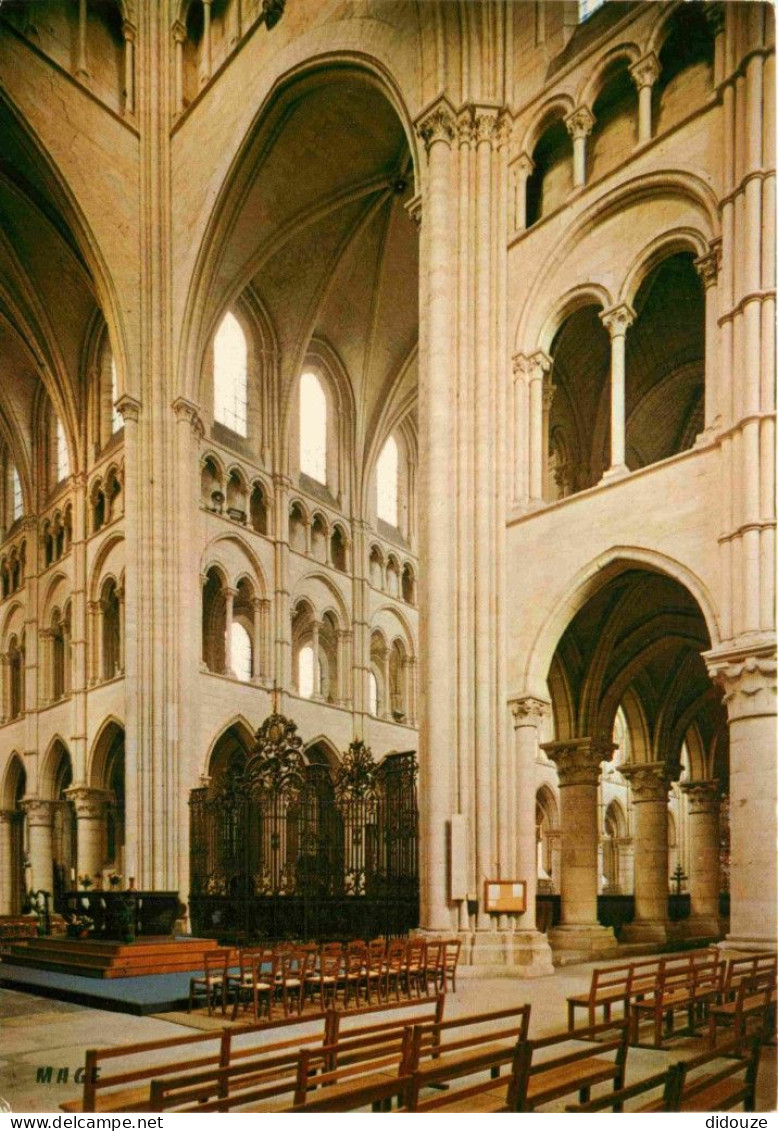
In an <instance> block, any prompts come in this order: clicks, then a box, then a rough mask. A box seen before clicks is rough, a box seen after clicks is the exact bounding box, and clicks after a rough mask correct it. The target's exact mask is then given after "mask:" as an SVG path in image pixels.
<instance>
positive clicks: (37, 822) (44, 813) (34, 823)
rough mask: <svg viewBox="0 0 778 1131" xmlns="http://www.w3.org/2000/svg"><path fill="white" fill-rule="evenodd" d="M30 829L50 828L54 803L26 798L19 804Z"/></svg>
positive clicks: (54, 807) (55, 804)
mask: <svg viewBox="0 0 778 1131" xmlns="http://www.w3.org/2000/svg"><path fill="white" fill-rule="evenodd" d="M21 806H22V809H23V810H24V813H25V816H26V817H27V824H28V825H29V826H30V828H50V827H51V825H52V822H53V821H54V811H55V809H56V806H57V802H56V801H44V800H43V799H42V798H40V797H30V798H26V799H25V800H24V801H22V802H21Z"/></svg>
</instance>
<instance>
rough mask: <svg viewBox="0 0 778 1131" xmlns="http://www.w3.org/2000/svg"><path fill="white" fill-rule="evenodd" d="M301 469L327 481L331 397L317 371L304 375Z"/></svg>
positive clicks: (302, 384) (320, 479)
mask: <svg viewBox="0 0 778 1131" xmlns="http://www.w3.org/2000/svg"><path fill="white" fill-rule="evenodd" d="M300 471H302V473H303V474H304V475H308V476H309V477H310V478H311V479H315V480H316V481H317V483H324V484H326V482H327V398H326V396H325V394H324V389H323V388H322V385H321V382H320V381H319V378H318V377H317V376H316V374H315V373H310V372H307V373H303V375H302V377H301V378H300Z"/></svg>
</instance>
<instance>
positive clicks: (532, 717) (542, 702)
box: [509, 695, 551, 730]
mask: <svg viewBox="0 0 778 1131" xmlns="http://www.w3.org/2000/svg"><path fill="white" fill-rule="evenodd" d="M509 706H510V709H511V714H512V715H513V725H514V727H515V728H516V729H517V730H518V728H519V727H540V725H541V723H542V722H543V720H544V719H546V718H548V716H549V715H550V713H551V704H550V703H549V702H548V700H547V699H536V698H535V697H534V696H533V695H523V696H522V697H521V698H520V699H511V700H510V703H509Z"/></svg>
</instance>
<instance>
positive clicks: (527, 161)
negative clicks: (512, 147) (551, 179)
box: [511, 152, 535, 177]
mask: <svg viewBox="0 0 778 1131" xmlns="http://www.w3.org/2000/svg"><path fill="white" fill-rule="evenodd" d="M511 168H512V169H515V171H516V172H517V173H518V174H519V175H520V176H522V177H529V176H530V175H531V174H532V173H534V172H535V162H534V161H533V160H532V158H531V157H530V155H529V153H526V152H522V153H520V154H519V156H518V157H517V158H516V160H515V161H512V162H511Z"/></svg>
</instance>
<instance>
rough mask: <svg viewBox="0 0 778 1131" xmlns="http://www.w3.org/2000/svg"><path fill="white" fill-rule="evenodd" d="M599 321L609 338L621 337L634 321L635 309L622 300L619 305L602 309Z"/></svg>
mask: <svg viewBox="0 0 778 1131" xmlns="http://www.w3.org/2000/svg"><path fill="white" fill-rule="evenodd" d="M600 321H601V322H602V324H603V326H604V327H605V329H606V330H607V331H608V333H609V334H610V336H611V338H623V337H624V335H625V334H626V333H627V330H628V329H629V328H630V326H631V325H632V323H633V322H634V321H635V311H634V310H633V309H632V307H631V306H629V305H628V304H627V303H626V302H623V303H622V304H621V306H612V307H611V308H610V310H603V312H602V313H601V314H600Z"/></svg>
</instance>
